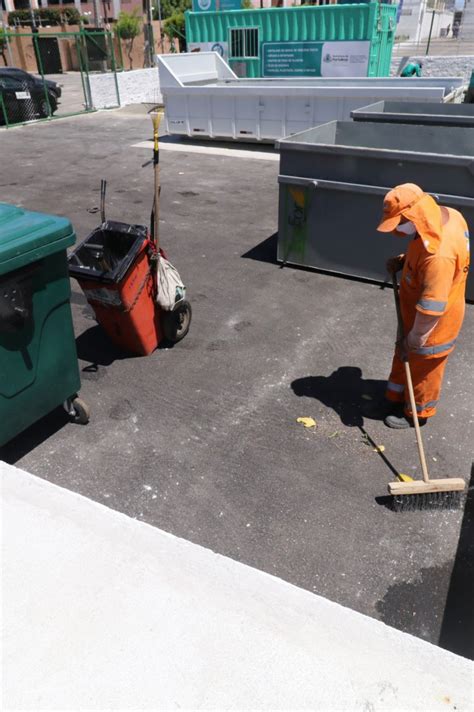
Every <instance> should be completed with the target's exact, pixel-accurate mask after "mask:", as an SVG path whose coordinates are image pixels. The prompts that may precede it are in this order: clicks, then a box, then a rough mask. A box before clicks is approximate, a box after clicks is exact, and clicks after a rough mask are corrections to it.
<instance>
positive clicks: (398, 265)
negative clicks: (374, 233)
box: [386, 255, 405, 274]
mask: <svg viewBox="0 0 474 712" xmlns="http://www.w3.org/2000/svg"><path fill="white" fill-rule="evenodd" d="M404 264H405V255H397V257H390V259H388V260H387V265H386V266H387V272H388V273H389V274H397V272H400V270H401V269H403V265H404Z"/></svg>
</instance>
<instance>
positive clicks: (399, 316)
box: [392, 272, 430, 482]
mask: <svg viewBox="0 0 474 712" xmlns="http://www.w3.org/2000/svg"><path fill="white" fill-rule="evenodd" d="M392 285H393V295H394V297H395V307H396V310H397V321H398V338H399V340H402V339H404V333H403V320H402V310H401V308H400V296H399V294H398V283H397V276H396V274H395V273H394V272H393V273H392ZM403 365H404V366H405V378H406V382H407V386H408V393H409V396H410V407H411V412H412V417H413V424H414V426H415V434H416V444H417V446H418V455H419V456H420V465H421V471H422V473H423V480H424V482H429V481H430V476H429V473H428V465H427V464H426V457H425V449H424V447H423V440H422V437H421V430H420V423H419V422H418V412H417V410H416V401H415V392H414V390H413V381H412V380H411V371H410V364H409V362H408V356H407V357H406V359H405V360H404V362H403Z"/></svg>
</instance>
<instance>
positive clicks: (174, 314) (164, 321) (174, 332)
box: [161, 300, 193, 344]
mask: <svg viewBox="0 0 474 712" xmlns="http://www.w3.org/2000/svg"><path fill="white" fill-rule="evenodd" d="M192 315H193V310H192V308H191V304H190V303H189V302H188V301H187V300H184V301H183V302H181V303H180V305H179V306H178V307H176V309H174V310H173V311H168V312H165V311H164V312H162V316H161V326H162V329H163V336H164V337H165V339H166V341H168V342H169V343H171V344H177V343H178V341H181V340H182V339H184V337H185V336H186V334H187V333H188V331H189V327H190V326H191V319H192Z"/></svg>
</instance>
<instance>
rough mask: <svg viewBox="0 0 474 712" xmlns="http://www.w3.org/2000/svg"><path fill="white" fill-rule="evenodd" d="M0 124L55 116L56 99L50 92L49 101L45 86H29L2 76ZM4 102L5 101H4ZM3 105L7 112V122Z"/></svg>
mask: <svg viewBox="0 0 474 712" xmlns="http://www.w3.org/2000/svg"><path fill="white" fill-rule="evenodd" d="M0 97H1V99H0V124H5V123H6V120H7V121H8V123H12V124H14V123H19V122H20V121H32V120H33V119H37V118H44V117H46V116H49V115H50V108H51V114H54V112H55V111H56V109H57V107H58V104H57V100H56V98H55V97H54V96H53V95H52V94H51V93H50V92H48V99H49V106H48V101H47V99H46V96H45V91H44V87H43V84H42V83H40V86H38V85H36V84H30V85H27V84H26V82H24V81H20V80H19V79H16V78H13V77H12V76H5V75H2V74H0ZM2 100H3V101H2ZM2 104H3V106H4V108H5V112H6V120H5V116H4V111H3V110H2Z"/></svg>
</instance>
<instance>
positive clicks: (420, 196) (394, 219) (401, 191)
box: [377, 183, 442, 253]
mask: <svg viewBox="0 0 474 712" xmlns="http://www.w3.org/2000/svg"><path fill="white" fill-rule="evenodd" d="M402 216H403V217H404V218H406V219H407V220H410V221H411V222H412V223H413V224H414V225H415V227H416V231H417V233H418V234H419V235H420V237H421V238H422V240H423V244H424V246H425V249H426V250H427V251H428V252H431V253H434V252H437V251H438V248H439V244H440V242H441V236H442V221H441V208H440V207H439V205H438V204H437V202H436V201H435V199H434V198H432V197H431V195H428V193H424V192H423V190H422V189H421V188H420V187H419V186H418V185H415V183H403V185H397V186H396V187H395V188H393V190H390V191H389V192H388V193H387V195H386V196H385V199H384V202H383V217H382V220H381V222H380V225H379V226H378V228H377V230H379V232H392V230H395V228H396V227H397V225H398V224H399V222H400V219H401V217H402Z"/></svg>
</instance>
